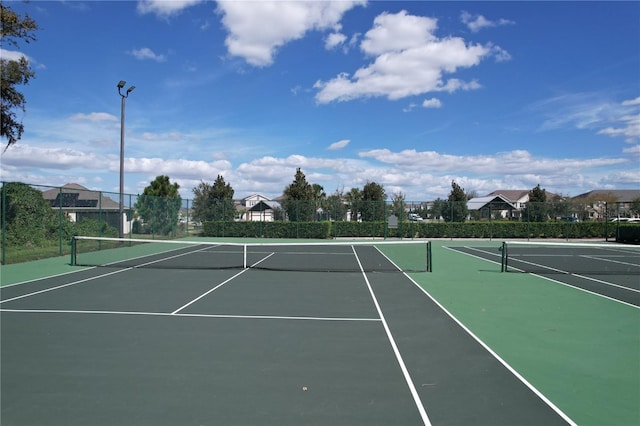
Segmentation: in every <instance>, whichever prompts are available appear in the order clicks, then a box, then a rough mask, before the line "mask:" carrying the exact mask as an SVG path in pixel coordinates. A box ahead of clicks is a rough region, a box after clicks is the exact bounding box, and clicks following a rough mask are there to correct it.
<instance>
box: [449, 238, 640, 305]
mask: <svg viewBox="0 0 640 426" xmlns="http://www.w3.org/2000/svg"><path fill="white" fill-rule="evenodd" d="M443 247H444V248H446V249H448V250H451V251H453V252H456V253H460V254H464V255H466V256H471V257H474V258H476V259H480V260H484V261H486V262H491V263H497V264H500V263H499V262H494V261H493V260H489V259H485V258H483V257H480V256H474V255H473V254H469V253H465V252H463V251H458V250H454V249H453V248H450V247H446V246H443ZM465 248H468V249H474V248H473V247H466V246H465ZM474 250H476V251H479V252H481V253H488V254H493V253H491V252H488V251H484V250H479V249H474ZM525 263H526V262H525ZM510 268H512V269H515V270H517V271H520V272H524V271H523V270H522V269H518V268H516V267H515V266H510ZM561 272H563V271H561ZM531 275H533V276H535V277H538V278H542V279H544V280H547V281H551V282H553V283H556V284H562V285H564V286H566V287H570V288H572V289H574V290H579V291H583V292H585V293H589V294H591V295H594V296H598V297H602V298H604V299H608V300H611V301H614V302H618V303H622V304H623V305H627V306H631V307H632V308H636V309H640V306H637V305H634V304H632V303H629V302H625V301H623V300H619V299H616V298H613V297H610V296H607V295H604V294H601V293H596V292H595V291H591V290H587V289H584V288H582V287H579V286H577V285H573V284H569V283H565V282H562V281H558V280H554V279H553V278H549V277H546V276H544V275H540V274H534V273H532V274H531ZM571 275H573V276H574V277H578V278H582V279H585V280H591V281H595V282H598V283H600V284H606V285H609V286H612V287H619V288H621V289H623V290H630V291H633V292H639V291H638V290H635V289H632V288H629V287H625V286H621V285H619V284H614V283H610V282H607V281H602V280H598V279H596V278H592V277H587V276H585V275H580V274H571Z"/></svg>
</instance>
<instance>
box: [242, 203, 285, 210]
mask: <svg viewBox="0 0 640 426" xmlns="http://www.w3.org/2000/svg"><path fill="white" fill-rule="evenodd" d="M277 208H280V203H278V202H277V201H259V202H258V203H256V204H255V205H253V206H252V207H251V208H249V211H250V212H263V211H265V210H275V209H277Z"/></svg>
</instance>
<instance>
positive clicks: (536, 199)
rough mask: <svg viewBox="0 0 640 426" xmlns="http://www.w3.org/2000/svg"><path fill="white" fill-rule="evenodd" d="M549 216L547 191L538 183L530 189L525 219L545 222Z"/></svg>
mask: <svg viewBox="0 0 640 426" xmlns="http://www.w3.org/2000/svg"><path fill="white" fill-rule="evenodd" d="M548 217H549V206H548V205H547V191H546V190H545V189H542V188H540V184H538V185H537V186H536V187H535V188H533V189H532V190H531V191H529V201H527V205H526V207H525V209H524V219H525V220H528V221H530V222H544V221H546V220H547V219H548Z"/></svg>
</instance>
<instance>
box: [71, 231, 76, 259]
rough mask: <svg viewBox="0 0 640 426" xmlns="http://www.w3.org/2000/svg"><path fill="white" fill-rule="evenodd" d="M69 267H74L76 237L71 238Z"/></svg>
mask: <svg viewBox="0 0 640 426" xmlns="http://www.w3.org/2000/svg"><path fill="white" fill-rule="evenodd" d="M70 244H71V262H70V265H71V266H76V237H75V236H73V237H71V243H70Z"/></svg>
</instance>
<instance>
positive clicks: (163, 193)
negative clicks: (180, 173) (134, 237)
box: [135, 176, 182, 235]
mask: <svg viewBox="0 0 640 426" xmlns="http://www.w3.org/2000/svg"><path fill="white" fill-rule="evenodd" d="M179 188H180V185H178V184H177V183H171V181H170V180H169V176H157V177H156V178H155V180H153V182H151V184H150V185H149V186H147V187H146V188H145V189H144V192H143V193H142V195H140V196H139V197H138V201H137V202H136V205H135V207H136V210H137V211H138V214H139V215H140V217H141V218H142V220H143V221H144V222H145V224H146V225H147V226H149V227H150V232H152V233H157V234H164V235H167V234H169V233H171V232H173V231H174V230H175V228H176V225H177V224H178V216H179V213H180V207H181V206H182V198H181V197H180V194H179V193H178V189H179Z"/></svg>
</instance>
